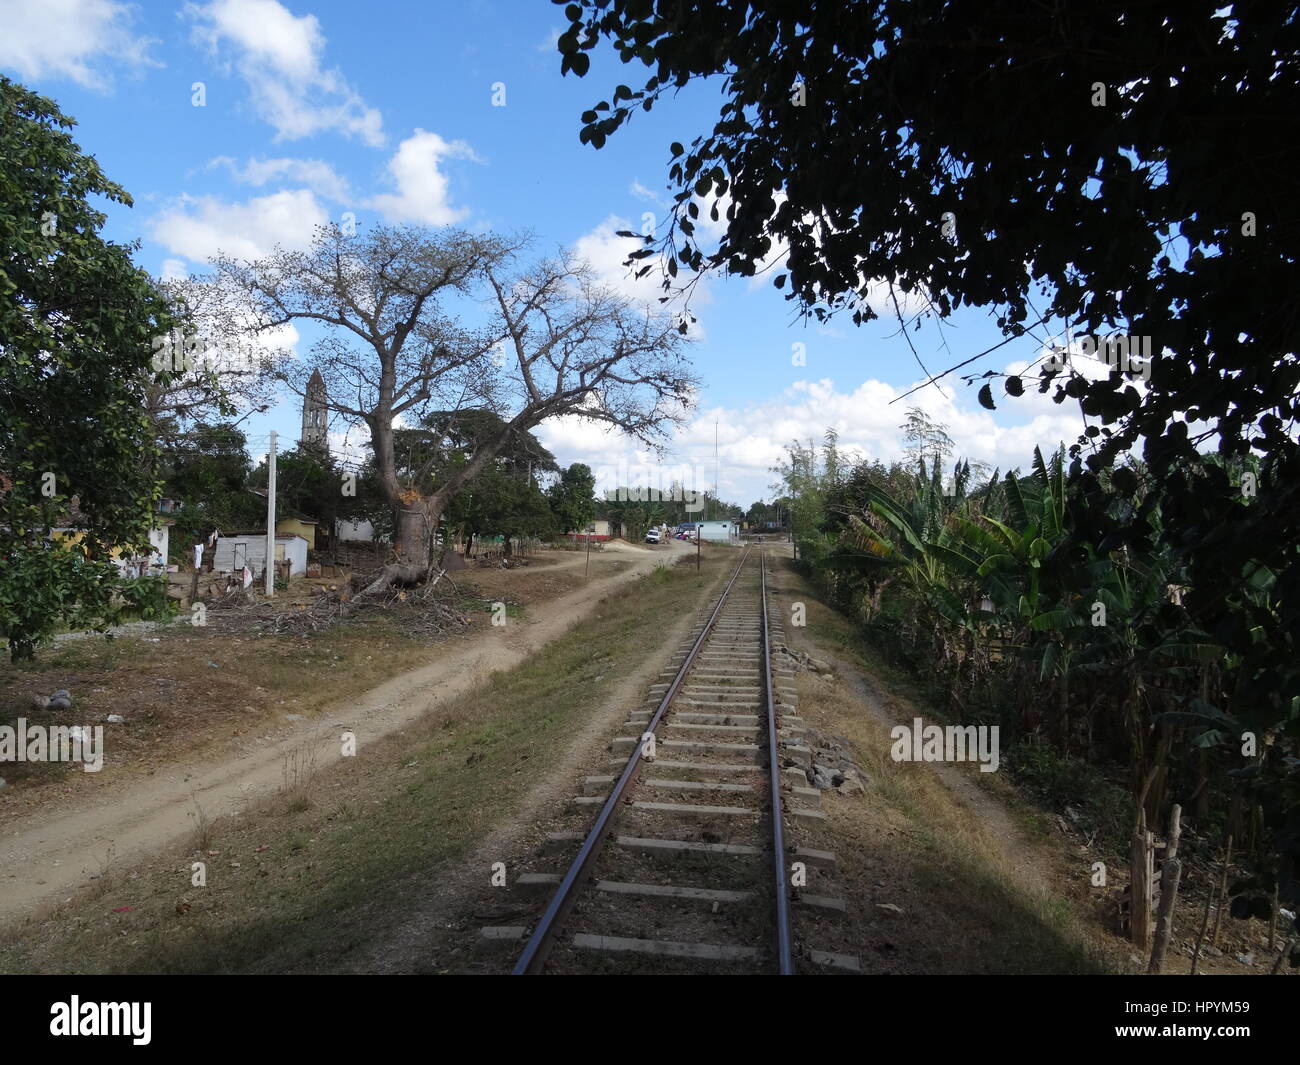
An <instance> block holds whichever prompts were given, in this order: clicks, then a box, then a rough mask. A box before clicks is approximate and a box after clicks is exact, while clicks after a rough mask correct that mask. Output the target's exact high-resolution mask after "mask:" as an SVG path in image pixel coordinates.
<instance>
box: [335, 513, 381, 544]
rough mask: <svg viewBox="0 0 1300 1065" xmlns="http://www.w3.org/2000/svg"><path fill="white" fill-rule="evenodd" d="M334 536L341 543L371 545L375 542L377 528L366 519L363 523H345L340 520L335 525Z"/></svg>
mask: <svg viewBox="0 0 1300 1065" xmlns="http://www.w3.org/2000/svg"><path fill="white" fill-rule="evenodd" d="M334 536H335V538H336V539H337V540H338V541H339V542H340V543H345V544H355V543H362V544H370V543H374V541H375V526H374V524H373V523H372V522H369V521H366V520H365V519H364V518H363V519H362V520H361V521H344V520H343V519H342V518H339V519H338V520H337V521H336V522H335V523H334Z"/></svg>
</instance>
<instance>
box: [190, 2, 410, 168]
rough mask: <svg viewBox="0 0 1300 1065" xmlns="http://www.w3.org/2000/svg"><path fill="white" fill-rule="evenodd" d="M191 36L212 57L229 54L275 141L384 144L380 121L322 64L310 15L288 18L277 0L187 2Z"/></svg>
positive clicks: (319, 36) (320, 38) (320, 40)
mask: <svg viewBox="0 0 1300 1065" xmlns="http://www.w3.org/2000/svg"><path fill="white" fill-rule="evenodd" d="M185 13H186V15H187V16H188V17H189V18H190V19H191V20H192V21H193V22H194V36H195V38H196V40H198V41H199V42H200V43H201V44H204V45H206V46H207V47H208V49H209V50H210V51H211V52H212V54H214V55H217V56H223V57H224V56H226V55H229V54H232V53H233V66H234V69H235V70H236V71H237V72H238V74H239V76H240V77H241V78H243V80H244V82H245V83H246V84H247V85H248V89H249V94H250V97H251V99H252V102H253V107H254V108H255V109H256V111H257V113H258V115H259V117H261V118H262V119H263V120H264V121H266V122H268V123H269V124H270V125H272V126H273V127H275V131H276V139H277V140H298V139H300V138H302V137H308V136H311V135H312V134H315V133H322V132H327V131H334V132H338V133H342V134H344V135H345V136H349V137H356V138H357V139H359V140H361V141H362V142H364V143H365V144H369V145H372V146H378V145H381V144H383V143H384V134H383V119H382V117H381V116H380V113H379V111H378V110H377V109H376V108H373V107H370V106H368V105H367V104H366V102H365V100H363V99H362V97H361V95H360V94H359V93H358V92H357V91H356V90H355V89H354V88H353V87H352V86H351V85H349V84H348V82H347V81H346V80H345V79H344V77H343V75H342V74H341V73H340V72H339V71H338V70H335V69H326V68H325V66H324V63H323V59H324V53H325V44H326V41H325V35H324V33H322V32H321V27H320V20H319V19H317V18H316V16H315V15H301V16H296V15H294V14H293V13H292V12H291V11H290V10H289V9H288V8H286V7H285V6H284V5H283V4H281V3H279V2H278V0H212V2H211V3H208V4H189V5H187V6H186V8H185Z"/></svg>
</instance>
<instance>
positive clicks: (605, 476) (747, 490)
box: [537, 362, 1084, 505]
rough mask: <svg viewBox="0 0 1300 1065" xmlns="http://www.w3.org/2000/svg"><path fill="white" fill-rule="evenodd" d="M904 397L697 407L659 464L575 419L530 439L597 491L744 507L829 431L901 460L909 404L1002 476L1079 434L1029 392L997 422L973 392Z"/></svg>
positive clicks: (801, 391) (799, 390)
mask: <svg viewBox="0 0 1300 1065" xmlns="http://www.w3.org/2000/svg"><path fill="white" fill-rule="evenodd" d="M1024 369H1025V363H1024V362H1018V363H1012V364H1011V365H1009V366H1007V367H1006V371H1007V372H1008V373H1015V372H1021V371H1023V370H1024ZM916 383H919V382H916ZM909 387H910V386H909ZM906 391H908V389H907V388H899V387H896V386H893V385H890V384H887V383H885V382H883V381H878V380H875V379H868V380H865V381H862V382H861V383H860V384H858V385H857V386H856V387H853V388H851V389H848V390H841V389H839V388H837V387H836V385H835V384H834V382H832V381H830V380H826V379H822V380H802V381H796V382H794V383H793V384H791V385H790V387H789V388H787V389H786V390H785V391H784V392H783V393H781V394H780V395H778V396H775V397H773V398H771V399H768V400H765V401H763V402H760V403H754V404H750V405H747V406H744V407H723V406H717V407H710V408H704V409H701V410H700V411H699V412H698V413H697V414H696V416H695V417H694V418H693V419H692V420H691V421H690V422H689V423H688V424H687V425H686V426H684V427H683V428H682V429H681V430H680V431H679V432H677V433H676V434H675V436H674V437H673V440H672V442H671V446H670V449H669V450H668V452H667V453H666V454H665V455H664V457H662V458H659V457H656V456H654V455H651V454H650V453H648V452H646V451H645V450H644V448H643V447H642V445H640V444H639V443H637V442H636V441H633V440H631V439H630V438H628V437H626V436H624V435H623V434H621V433H619V432H617V431H611V430H610V429H609V428H608V427H607V426H602V425H599V424H596V423H593V422H589V421H585V420H583V419H579V418H573V417H569V418H561V419H553V420H551V421H547V422H545V423H543V424H542V425H541V426H540V427H539V428H538V430H537V435H538V439H540V440H541V441H542V443H543V444H545V445H546V447H547V448H548V449H550V450H551V451H552V452H554V453H555V455H556V457H557V458H558V459H559V460H560V462H561V463H562V464H564V465H568V464H570V463H572V462H585V463H587V464H588V465H589V466H591V467H592V469H593V471H595V472H596V474H597V489H598V491H601V492H603V491H605V490H607V489H612V488H616V487H619V486H621V485H628V484H632V485H635V484H649V485H651V486H653V487H657V488H661V489H664V490H667V489H668V488H670V487H671V484H672V482H673V481H674V480H678V481H680V482H681V483H683V484H684V485H685V486H686V487H687V488H696V489H705V488H708V489H710V490H711V489H712V487H713V483H714V480H715V477H716V479H717V481H718V485H719V493H720V495H721V497H722V498H723V499H726V500H728V501H730V502H736V503H740V504H742V505H748V504H749V503H751V502H753V501H754V500H757V499H766V498H770V495H771V492H770V485H771V484H772V482H773V480H774V475H773V474H772V473H771V470H772V468H773V467H775V466H777V465H779V464H780V463H781V461H782V460H783V459H784V458H785V456H786V451H785V448H786V445H787V444H789V443H790V442H792V441H795V440H799V441H803V442H804V443H807V442H808V441H810V440H811V441H813V442H814V443H816V444H818V445H820V443H821V441H822V437H823V436H824V434H825V432H826V430H827V429H828V428H834V429H835V430H836V431H837V432H838V434H839V446H840V449H841V451H844V452H857V453H858V454H859V455H861V456H862V457H865V458H867V459H880V460H881V461H882V462H886V463H889V462H894V461H897V460H899V459H901V458H902V457H903V446H904V442H903V438H902V434H901V433H900V431H899V425H900V424H901V423H902V421H903V419H904V417H905V416H906V414H907V409H908V407H909V406H917V407H920V408H921V409H922V410H924V411H925V412H926V413H927V414H929V415H930V416H931V417H932V418H933V419H935V420H936V421H938V422H942V423H944V424H946V425H947V426H948V433H949V435H950V436H951V437H952V439H953V442H954V444H955V452H956V456H960V457H962V458H967V459H970V460H971V461H972V462H983V463H986V464H987V465H988V466H989V467H991V468H994V467H995V468H998V469H1000V470H1002V471H1004V472H1005V471H1006V470H1008V469H1012V468H1015V467H1018V468H1020V469H1021V470H1026V469H1028V468H1029V464H1030V461H1031V460H1032V457H1033V452H1034V447H1035V446H1040V447H1042V448H1043V451H1044V453H1047V452H1050V451H1051V450H1053V449H1054V448H1056V447H1057V446H1058V445H1059V444H1060V443H1066V444H1069V443H1072V442H1073V441H1074V440H1075V438H1076V437H1077V436H1078V434H1079V433H1080V431H1081V430H1082V429H1083V426H1084V423H1083V420H1082V417H1081V415H1080V414H1079V411H1078V408H1077V406H1073V405H1071V404H1069V403H1066V404H1061V405H1058V404H1056V403H1053V402H1052V400H1051V397H1050V394H1049V395H1039V394H1038V392H1037V390H1036V388H1033V387H1029V388H1026V391H1025V394H1024V395H1023V396H1021V397H1019V398H1017V399H1015V400H1014V401H1013V400H1010V399H1005V400H1001V401H1000V402H999V410H998V412H997V414H996V415H995V414H994V413H993V412H991V411H987V410H985V409H984V408H982V407H981V406H979V403H978V401H977V399H976V390H975V389H974V388H967V387H965V386H956V387H955V386H950V385H944V386H941V387H940V388H927V389H925V390H923V391H921V392H918V393H916V394H915V395H913V396H910V397H908V398H907V399H905V400H901V401H900V402H897V403H893V402H892V401H893V400H894V399H896V398H897V397H899V396H901V395H902V394H903V393H904V392H906ZM997 393H998V390H997V389H996V388H995V394H997ZM715 424H716V433H717V471H716V472H715V465H714V463H715V459H714V446H715V445H714V433H715Z"/></svg>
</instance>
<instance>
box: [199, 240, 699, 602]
mask: <svg viewBox="0 0 1300 1065" xmlns="http://www.w3.org/2000/svg"><path fill="white" fill-rule="evenodd" d="M526 247H527V240H526V239H506V238H502V237H499V236H492V235H478V234H470V233H467V232H464V231H462V230H457V229H450V228H449V229H439V230H426V229H419V228H414V227H396V228H394V227H377V228H374V229H370V230H366V231H363V232H360V233H351V234H349V233H344V232H343V231H342V230H341V229H340V228H339V227H337V226H329V227H324V228H322V229H321V230H319V231H318V233H317V235H316V239H315V241H314V242H313V244H312V246H311V247H310V248H309V249H307V250H306V251H300V252H299V251H283V250H277V251H275V252H274V253H273V254H272V255H270V256H268V257H266V258H264V259H261V260H257V261H251V262H249V261H235V260H232V259H228V258H220V259H218V260H216V261H215V262H214V267H215V269H216V273H215V278H214V283H215V284H218V285H220V286H222V287H223V288H224V290H225V291H226V293H228V294H233V296H234V299H235V300H236V301H237V302H238V303H239V304H240V306H241V311H240V313H241V314H247V315H248V316H249V317H250V318H251V319H252V320H253V321H255V323H256V327H257V328H259V329H262V330H271V329H275V328H276V327H279V326H282V325H285V324H288V323H295V322H314V323H317V325H318V326H319V327H320V333H321V335H320V336H319V338H318V339H316V340H315V341H314V342H313V343H312V344H311V345H310V348H309V350H308V352H307V355H306V359H305V363H299V364H297V365H293V364H286V365H287V366H292V368H291V369H287V370H286V371H285V372H284V373H283V380H284V381H285V382H286V383H287V384H288V385H289V387H290V388H292V389H293V390H294V391H296V392H298V393H299V394H302V391H303V389H304V388H305V382H306V380H307V377H308V376H309V374H310V372H311V370H313V369H316V370H319V371H320V373H321V376H322V377H323V378H324V379H325V383H326V386H327V388H328V391H329V400H328V405H329V408H330V410H331V411H333V412H336V413H338V414H340V415H342V416H343V418H344V419H346V420H348V421H349V422H352V423H358V422H359V423H363V424H364V425H365V426H366V427H367V428H368V429H369V431H370V438H371V443H372V445H373V448H374V453H375V465H376V469H377V474H378V477H379V479H380V488H381V490H382V492H383V495H384V498H385V499H387V500H388V502H389V503H390V504H391V505H392V506H393V508H394V511H395V516H396V524H397V548H398V551H399V553H400V555H401V556H402V559H403V561H404V562H405V563H407V566H408V567H409V568H408V569H407V570H406V571H405V572H404V574H403V576H404V577H406V578H407V579H410V577H411V575H412V574H419V572H420V571H422V570H424V569H426V568H427V566H428V563H429V557H430V549H431V544H432V542H433V536H432V534H433V531H434V530H435V529H436V528H437V526H438V521H439V519H440V517H441V515H442V512H443V511H444V510H445V509H446V507H447V505H448V503H450V501H451V499H452V498H453V497H454V496H455V495H456V493H457V492H458V491H460V489H461V488H463V487H464V486H465V485H466V484H468V483H469V482H470V481H471V480H472V479H473V478H474V477H476V476H477V475H478V474H479V473H480V472H482V471H483V470H484V469H485V468H486V467H487V466H488V465H489V463H491V462H492V461H493V459H494V458H495V457H496V456H497V455H498V454H499V453H500V452H501V451H502V450H503V449H504V448H505V447H506V446H507V444H508V443H509V442H510V441H511V439H512V437H513V436H515V435H517V434H520V433H522V432H524V431H526V430H529V429H532V428H534V427H535V426H537V425H538V424H539V423H540V422H542V421H543V420H545V419H547V418H553V417H558V416H561V415H577V416H581V417H584V418H589V419H593V420H596V421H601V422H605V423H608V424H610V425H613V426H616V427H618V428H620V429H622V430H623V431H625V432H627V433H629V434H631V435H633V436H635V437H637V438H638V439H640V440H642V441H644V442H646V443H647V444H654V443H656V442H657V441H658V440H660V439H662V437H663V435H664V434H665V432H666V431H667V429H668V428H669V427H670V426H671V425H672V424H674V423H676V422H678V421H680V419H681V418H682V417H683V416H684V414H685V412H686V409H687V404H688V403H689V400H690V395H691V392H692V389H693V386H694V383H695V382H694V379H693V377H692V375H691V373H690V370H689V366H688V364H687V362H686V360H685V358H684V356H683V346H684V344H685V342H686V341H685V338H684V337H683V336H682V335H681V331H680V328H679V326H678V325H677V324H676V323H675V322H674V321H673V320H672V319H671V318H670V317H669V316H667V315H663V314H659V313H656V312H654V311H651V310H648V309H645V308H641V307H638V306H637V305H636V304H634V303H633V302H632V301H630V300H629V299H628V298H626V297H625V296H622V295H620V294H618V293H617V292H615V291H613V290H611V289H610V288H608V287H605V286H602V285H600V284H599V283H598V282H597V281H596V279H595V277H594V275H593V274H592V272H591V270H590V269H589V267H588V266H587V265H586V264H585V263H582V262H580V261H578V260H577V259H576V258H575V257H574V256H573V255H572V254H570V253H568V252H560V253H559V254H558V255H556V256H553V257H547V258H541V259H539V260H537V261H535V262H532V263H528V264H521V258H522V256H523V254H524V252H525V251H526ZM466 323H470V324H466ZM435 410H436V411H448V410H452V411H457V410H492V411H494V412H495V413H497V414H498V415H500V416H501V419H502V427H501V429H500V431H498V432H496V433H492V434H489V435H487V436H485V437H483V438H480V439H479V440H478V441H477V442H476V446H475V448H474V451H473V452H472V453H471V455H470V456H469V459H468V461H466V462H464V463H462V464H455V465H445V466H444V468H442V469H441V470H440V471H439V472H438V475H437V477H436V478H435V481H434V484H433V487H432V490H431V491H430V490H429V488H428V476H427V475H428V473H429V470H428V469H424V470H409V469H404V468H403V467H401V466H400V465H399V464H398V462H397V461H396V458H395V455H394V446H393V444H394V441H393V429H394V426H395V425H398V426H400V425H401V424H404V423H405V424H413V423H416V422H418V421H420V420H421V419H422V418H423V417H424V415H426V414H427V413H429V412H431V411H435ZM436 462H437V455H436V454H434V455H431V456H430V457H429V463H430V464H434V463H436ZM422 485H423V487H421V486H422Z"/></svg>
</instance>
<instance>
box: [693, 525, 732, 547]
mask: <svg viewBox="0 0 1300 1065" xmlns="http://www.w3.org/2000/svg"><path fill="white" fill-rule="evenodd" d="M696 534H697V535H698V536H699V538H700V539H701V540H704V541H706V542H708V543H713V544H738V543H740V523H739V522H735V521H702V522H700V524H699V528H698V529H697V530H696Z"/></svg>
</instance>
